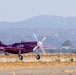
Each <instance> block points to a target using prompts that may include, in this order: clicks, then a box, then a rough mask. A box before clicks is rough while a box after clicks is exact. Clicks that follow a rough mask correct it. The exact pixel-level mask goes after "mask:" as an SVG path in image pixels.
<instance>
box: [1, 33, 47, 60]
mask: <svg viewBox="0 0 76 75" xmlns="http://www.w3.org/2000/svg"><path fill="white" fill-rule="evenodd" d="M34 37H35V39H36V41H29V42H23V41H21V42H19V43H14V44H10V45H5V44H3V43H2V42H0V51H3V52H4V53H5V55H7V54H8V53H11V54H18V57H19V60H23V56H22V54H23V53H29V52H35V53H36V59H37V60H39V59H40V55H39V53H38V49H41V50H42V52H43V53H45V51H44V49H43V47H42V44H43V41H44V40H45V39H46V37H44V38H43V39H42V41H41V42H40V41H39V40H38V38H37V36H36V34H34Z"/></svg>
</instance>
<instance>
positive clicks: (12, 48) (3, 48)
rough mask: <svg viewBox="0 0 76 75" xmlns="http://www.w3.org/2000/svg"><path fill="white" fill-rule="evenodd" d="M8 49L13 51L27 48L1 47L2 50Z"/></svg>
mask: <svg viewBox="0 0 76 75" xmlns="http://www.w3.org/2000/svg"><path fill="white" fill-rule="evenodd" d="M7 50H13V51H18V50H21V51H23V50H25V48H16V47H0V51H7Z"/></svg>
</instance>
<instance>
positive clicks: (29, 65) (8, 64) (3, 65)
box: [0, 62, 76, 69]
mask: <svg viewBox="0 0 76 75" xmlns="http://www.w3.org/2000/svg"><path fill="white" fill-rule="evenodd" d="M55 66H76V63H75V62H65V63H64V62H0V69H3V68H44V67H46V68H48V67H55Z"/></svg>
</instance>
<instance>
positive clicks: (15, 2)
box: [0, 0, 76, 22]
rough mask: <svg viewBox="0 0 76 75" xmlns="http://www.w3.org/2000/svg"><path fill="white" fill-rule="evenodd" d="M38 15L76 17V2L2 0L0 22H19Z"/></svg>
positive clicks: (0, 1) (0, 0)
mask: <svg viewBox="0 0 76 75" xmlns="http://www.w3.org/2000/svg"><path fill="white" fill-rule="evenodd" d="M38 15H56V16H76V0H0V21H11V22H17V21H22V20H26V19H29V18H31V17H34V16H38Z"/></svg>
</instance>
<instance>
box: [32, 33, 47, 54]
mask: <svg viewBox="0 0 76 75" xmlns="http://www.w3.org/2000/svg"><path fill="white" fill-rule="evenodd" d="M34 37H35V39H36V40H37V46H35V47H34V48H33V51H35V52H36V51H37V49H38V47H40V49H41V50H42V52H43V53H45V51H44V49H43V47H42V44H43V41H44V40H45V39H46V37H44V38H43V39H42V41H41V42H40V41H39V40H38V38H37V36H36V34H34Z"/></svg>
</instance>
